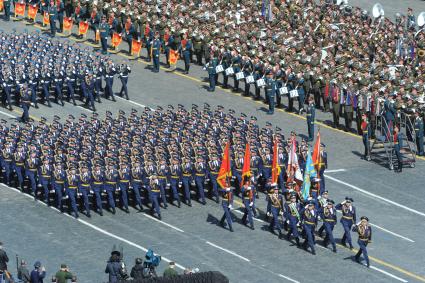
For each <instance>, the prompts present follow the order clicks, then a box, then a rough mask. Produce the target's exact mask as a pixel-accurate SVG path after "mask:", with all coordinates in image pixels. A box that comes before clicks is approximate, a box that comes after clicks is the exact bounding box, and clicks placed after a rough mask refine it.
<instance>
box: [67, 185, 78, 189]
mask: <svg viewBox="0 0 425 283" xmlns="http://www.w3.org/2000/svg"><path fill="white" fill-rule="evenodd" d="M76 188H77V187H76V186H69V187H68V189H76Z"/></svg>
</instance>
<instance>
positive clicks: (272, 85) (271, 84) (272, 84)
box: [266, 72, 276, 114]
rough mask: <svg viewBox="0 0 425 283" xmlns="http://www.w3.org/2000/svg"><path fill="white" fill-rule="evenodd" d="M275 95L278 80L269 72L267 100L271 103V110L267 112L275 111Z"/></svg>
mask: <svg viewBox="0 0 425 283" xmlns="http://www.w3.org/2000/svg"><path fill="white" fill-rule="evenodd" d="M275 96H276V81H275V80H274V79H273V77H272V73H271V72H270V73H268V74H267V78H266V100H267V101H268V103H269V111H268V112H267V114H273V113H274V104H275V101H274V100H275Z"/></svg>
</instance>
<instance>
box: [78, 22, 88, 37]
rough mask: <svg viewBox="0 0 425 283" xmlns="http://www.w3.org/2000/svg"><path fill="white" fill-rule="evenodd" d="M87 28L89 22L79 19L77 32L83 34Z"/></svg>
mask: <svg viewBox="0 0 425 283" xmlns="http://www.w3.org/2000/svg"><path fill="white" fill-rule="evenodd" d="M88 29H89V23H88V22H83V21H81V22H80V25H79V26H78V33H79V34H80V35H84V34H86V33H87V31H88Z"/></svg>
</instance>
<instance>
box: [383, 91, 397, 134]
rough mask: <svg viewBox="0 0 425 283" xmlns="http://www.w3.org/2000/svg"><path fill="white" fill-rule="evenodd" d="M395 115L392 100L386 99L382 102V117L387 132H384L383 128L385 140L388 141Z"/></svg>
mask: <svg viewBox="0 0 425 283" xmlns="http://www.w3.org/2000/svg"><path fill="white" fill-rule="evenodd" d="M395 114H396V110H395V108H394V101H393V100H392V99H391V100H390V99H386V100H385V102H384V117H385V121H386V122H387V125H388V132H386V131H387V128H386V127H384V129H383V130H384V132H383V134H384V135H385V137H386V139H387V140H390V136H391V133H392V132H393V127H394V121H395Z"/></svg>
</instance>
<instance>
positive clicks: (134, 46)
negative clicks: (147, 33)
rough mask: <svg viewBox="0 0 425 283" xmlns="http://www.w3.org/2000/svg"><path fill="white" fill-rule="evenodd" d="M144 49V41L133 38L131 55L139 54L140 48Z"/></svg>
mask: <svg viewBox="0 0 425 283" xmlns="http://www.w3.org/2000/svg"><path fill="white" fill-rule="evenodd" d="M141 49H142V42H141V41H140V40H136V39H132V40H131V55H137V56H139V54H140V50H141Z"/></svg>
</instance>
